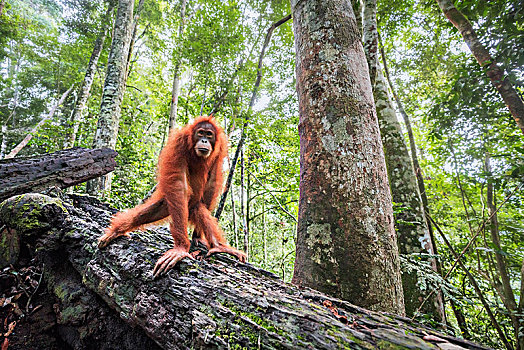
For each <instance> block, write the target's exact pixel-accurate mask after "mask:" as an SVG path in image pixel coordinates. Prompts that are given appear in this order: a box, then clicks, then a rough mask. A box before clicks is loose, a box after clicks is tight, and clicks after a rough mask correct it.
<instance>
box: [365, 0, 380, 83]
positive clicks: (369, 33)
mask: <svg viewBox="0 0 524 350" xmlns="http://www.w3.org/2000/svg"><path fill="white" fill-rule="evenodd" d="M363 2H364V20H363V22H362V28H363V35H362V43H363V45H364V52H365V53H366V58H367V60H368V67H369V78H370V79H371V86H372V87H373V86H375V79H376V77H377V65H378V31H377V0H363Z"/></svg>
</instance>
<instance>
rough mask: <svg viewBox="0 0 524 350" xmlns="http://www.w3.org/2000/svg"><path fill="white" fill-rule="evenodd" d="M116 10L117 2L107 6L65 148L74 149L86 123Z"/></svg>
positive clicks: (110, 2)
mask: <svg viewBox="0 0 524 350" xmlns="http://www.w3.org/2000/svg"><path fill="white" fill-rule="evenodd" d="M114 8H115V2H114V1H109V4H108V5H107V11H106V14H105V16H104V17H103V18H102V23H100V31H99V32H98V37H97V38H96V40H95V46H94V47H93V52H92V53H91V58H89V63H88V64H87V69H86V75H85V77H84V81H83V82H82V86H81V87H80V95H79V96H78V99H77V101H76V104H75V109H74V111H73V116H72V117H71V124H72V130H71V133H70V134H69V136H68V139H67V140H66V142H65V148H69V147H73V146H74V145H75V141H76V135H77V134H78V128H79V127H80V124H81V123H82V122H83V121H84V114H85V109H86V105H87V100H88V99H89V96H90V94H91V87H92V86H93V81H94V80H95V73H96V67H97V64H98V59H99V58H100V53H101V52H102V49H103V47H104V41H105V40H106V34H107V30H108V29H109V27H110V26H111V23H112V22H113V21H112V19H113V9H114Z"/></svg>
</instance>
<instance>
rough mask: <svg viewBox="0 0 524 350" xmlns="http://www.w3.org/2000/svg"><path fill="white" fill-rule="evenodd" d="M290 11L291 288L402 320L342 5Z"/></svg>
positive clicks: (370, 127)
mask: <svg viewBox="0 0 524 350" xmlns="http://www.w3.org/2000/svg"><path fill="white" fill-rule="evenodd" d="M291 7H292V11H293V27H294V33H295V51H296V76H297V92H298V99H299V113H300V122H299V127H298V128H299V135H300V202H299V213H298V217H299V220H298V234H297V254H296V260H295V272H294V276H293V282H294V283H296V284H298V285H300V286H309V287H312V288H316V289H318V290H320V291H322V292H325V293H328V294H331V295H334V296H336V297H340V298H342V299H344V300H348V301H351V302H352V303H355V304H357V305H361V306H363V307H366V308H370V309H373V310H384V311H389V312H393V313H398V314H403V313H404V300H403V293H402V283H401V280H400V268H399V257H398V248H397V245H396V235H395V229H394V227H393V210H392V204H391V195H390V192H389V188H388V180H387V173H386V164H385V160H384V152H383V149H382V143H381V141H380V133H379V126H378V122H377V117H376V113H375V105H374V103H373V94H372V91H371V84H370V80H369V71H368V67H367V63H366V57H365V54H364V50H363V47H362V44H361V42H360V35H359V33H358V28H357V25H356V22H355V16H354V15H353V11H352V9H351V4H350V3H349V2H347V1H343V0H329V1H320V0H302V1H299V0H292V1H291ZM349 271H350V272H349Z"/></svg>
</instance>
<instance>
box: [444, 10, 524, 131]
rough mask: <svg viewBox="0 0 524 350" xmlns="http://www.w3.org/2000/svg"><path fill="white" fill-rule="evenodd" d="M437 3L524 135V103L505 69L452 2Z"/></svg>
mask: <svg viewBox="0 0 524 350" xmlns="http://www.w3.org/2000/svg"><path fill="white" fill-rule="evenodd" d="M437 3H438V5H439V7H440V9H441V10H442V12H443V13H444V15H445V16H446V17H447V18H448V19H449V21H450V22H451V23H452V24H453V25H454V26H455V27H456V28H457V29H458V31H459V32H460V34H461V35H462V37H463V38H464V41H465V42H466V44H467V45H468V47H469V49H470V50H471V53H472V54H473V56H474V57H475V59H476V60H477V62H478V63H479V64H480V66H481V67H482V69H484V70H485V71H486V74H487V76H488V78H489V79H490V80H491V83H492V84H493V86H495V89H497V91H498V92H499V94H500V96H502V99H503V100H504V103H506V106H507V107H508V109H509V111H510V112H511V114H512V115H513V118H514V119H515V122H516V123H517V126H518V127H519V128H520V130H521V131H522V132H523V133H524V102H523V101H522V98H521V97H520V96H519V94H518V93H517V91H516V90H515V88H514V87H513V86H512V85H511V82H510V81H509V79H508V77H507V76H506V74H505V73H504V69H503V68H501V67H500V66H499V65H498V64H497V62H495V60H494V59H493V57H492V56H491V55H490V53H489V51H488V49H486V48H485V47H484V45H482V43H481V42H480V40H479V38H478V37H477V33H476V32H475V30H474V29H473V26H472V25H471V23H470V22H469V21H468V19H467V18H466V17H464V15H463V14H462V13H461V12H460V11H459V10H457V9H456V8H455V5H454V4H453V1H452V0H437Z"/></svg>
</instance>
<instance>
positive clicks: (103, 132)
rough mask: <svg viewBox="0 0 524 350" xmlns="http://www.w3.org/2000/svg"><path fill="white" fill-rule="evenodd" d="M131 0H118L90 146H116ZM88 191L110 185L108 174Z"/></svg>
mask: <svg viewBox="0 0 524 350" xmlns="http://www.w3.org/2000/svg"><path fill="white" fill-rule="evenodd" d="M134 4H135V2H134V0H119V2H118V12H117V15H116V18H115V26H114V35H113V42H112V43H111V51H110V53H109V58H108V60H107V73H106V80H105V83H104V92H103V94H102V104H101V105H100V116H99V117H98V124H97V127H96V133H95V138H94V140H93V147H95V148H104V147H107V148H112V149H114V148H115V146H116V140H117V135H118V126H119V122H120V112H121V104H122V99H123V97H124V91H125V85H126V77H127V75H126V69H127V56H128V53H129V45H130V41H131V30H132V27H133V6H134ZM87 185H88V186H87V191H88V193H90V194H101V193H102V192H107V191H109V190H110V188H111V176H110V174H108V175H105V176H102V177H100V178H97V179H95V180H91V181H89V182H88V183H87Z"/></svg>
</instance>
